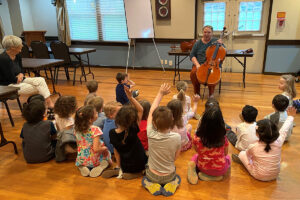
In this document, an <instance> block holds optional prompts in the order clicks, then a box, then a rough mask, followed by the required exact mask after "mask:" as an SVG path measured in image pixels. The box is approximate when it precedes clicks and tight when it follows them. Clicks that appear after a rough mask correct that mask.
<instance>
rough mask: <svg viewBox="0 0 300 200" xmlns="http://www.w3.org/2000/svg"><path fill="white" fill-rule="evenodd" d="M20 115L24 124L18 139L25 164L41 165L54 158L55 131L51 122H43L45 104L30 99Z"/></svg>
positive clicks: (38, 100)
mask: <svg viewBox="0 0 300 200" xmlns="http://www.w3.org/2000/svg"><path fill="white" fill-rule="evenodd" d="M22 115H23V117H24V118H25V120H26V122H25V123H24V125H23V128H22V131H21V135H20V137H21V138H22V139H23V140H22V148H23V154H24V158H25V160H26V162H28V163H41V162H46V161H48V160H50V159H52V158H54V156H55V154H54V151H55V144H56V141H55V136H56V129H55V127H54V124H53V123H52V122H51V121H48V120H43V119H44V117H45V116H46V106H45V102H44V101H41V100H40V99H31V100H30V101H29V103H28V104H27V103H25V104H24V107H23V112H22Z"/></svg>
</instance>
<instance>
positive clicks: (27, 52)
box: [20, 42, 31, 58]
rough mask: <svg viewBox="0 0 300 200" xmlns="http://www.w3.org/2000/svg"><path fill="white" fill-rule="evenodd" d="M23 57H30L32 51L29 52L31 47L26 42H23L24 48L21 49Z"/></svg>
mask: <svg viewBox="0 0 300 200" xmlns="http://www.w3.org/2000/svg"><path fill="white" fill-rule="evenodd" d="M20 54H21V57H22V58H30V57H31V56H30V52H29V48H28V46H27V44H26V43H25V42H23V47H22V50H21V53H20Z"/></svg>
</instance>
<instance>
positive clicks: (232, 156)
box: [231, 154, 243, 164]
mask: <svg viewBox="0 0 300 200" xmlns="http://www.w3.org/2000/svg"><path fill="white" fill-rule="evenodd" d="M231 159H232V161H234V162H236V163H238V164H243V163H242V161H241V160H240V158H239V156H238V155H237V154H232V155H231Z"/></svg>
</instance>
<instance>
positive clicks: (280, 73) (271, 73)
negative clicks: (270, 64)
mask: <svg viewBox="0 0 300 200" xmlns="http://www.w3.org/2000/svg"><path fill="white" fill-rule="evenodd" d="M284 74H292V75H294V74H297V73H292V72H290V73H287V72H285V73H283V72H264V75H278V76H279V75H280V76H281V75H284Z"/></svg>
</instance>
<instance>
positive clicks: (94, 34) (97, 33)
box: [66, 0, 128, 42]
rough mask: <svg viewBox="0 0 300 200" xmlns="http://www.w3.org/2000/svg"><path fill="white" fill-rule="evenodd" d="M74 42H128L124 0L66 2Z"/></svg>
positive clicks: (67, 0) (71, 0) (75, 0)
mask: <svg viewBox="0 0 300 200" xmlns="http://www.w3.org/2000/svg"><path fill="white" fill-rule="evenodd" d="M66 2H67V9H68V15H69V24H70V33H71V39H72V40H89V41H123V42H127V41H128V35H127V25H126V18H125V10H124V2H123V0H66Z"/></svg>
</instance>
